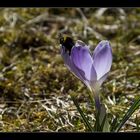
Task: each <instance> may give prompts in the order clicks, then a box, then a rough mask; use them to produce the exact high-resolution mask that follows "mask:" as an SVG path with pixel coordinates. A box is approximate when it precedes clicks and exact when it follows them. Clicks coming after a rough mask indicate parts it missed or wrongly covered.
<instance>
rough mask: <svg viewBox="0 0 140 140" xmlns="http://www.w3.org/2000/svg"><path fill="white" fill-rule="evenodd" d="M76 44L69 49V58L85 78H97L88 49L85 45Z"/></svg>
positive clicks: (90, 79)
mask: <svg viewBox="0 0 140 140" xmlns="http://www.w3.org/2000/svg"><path fill="white" fill-rule="evenodd" d="M80 45H81V44H76V46H75V47H73V48H72V50H71V59H72V61H73V63H74V64H75V66H76V67H77V68H78V69H80V70H82V71H83V72H84V73H85V78H86V79H87V80H88V81H93V80H97V76H96V71H95V69H94V67H93V60H92V57H91V55H90V52H89V49H88V48H87V47H86V46H84V47H83V46H80Z"/></svg>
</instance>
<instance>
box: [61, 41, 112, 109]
mask: <svg viewBox="0 0 140 140" xmlns="http://www.w3.org/2000/svg"><path fill="white" fill-rule="evenodd" d="M61 55H62V57H63V60H64V63H65V65H66V66H67V67H68V69H69V70H70V71H71V72H72V73H73V74H74V75H75V76H76V77H77V78H79V79H80V80H81V81H82V82H83V83H84V84H85V85H86V86H87V87H88V88H89V90H90V91H91V92H95V93H94V96H95V98H96V99H95V102H96V104H97V106H99V101H98V99H97V98H98V95H97V94H98V93H97V91H98V90H99V88H100V86H101V85H102V83H103V82H104V81H105V79H106V78H107V76H108V73H109V71H110V68H111V64H112V49H111V46H110V43H109V41H107V40H103V41H101V42H100V43H99V44H98V45H97V47H96V48H95V50H94V51H93V53H92V54H91V53H90V50H89V46H87V45H86V44H85V43H84V42H82V41H79V40H78V41H77V42H76V43H75V44H74V45H73V47H72V48H71V50H70V53H69V52H68V51H67V48H66V46H63V45H62V46H61Z"/></svg>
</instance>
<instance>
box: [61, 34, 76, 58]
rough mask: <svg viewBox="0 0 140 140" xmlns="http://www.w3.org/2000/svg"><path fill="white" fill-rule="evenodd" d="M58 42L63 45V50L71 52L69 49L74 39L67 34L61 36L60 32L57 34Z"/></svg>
mask: <svg viewBox="0 0 140 140" xmlns="http://www.w3.org/2000/svg"><path fill="white" fill-rule="evenodd" d="M59 39H60V44H61V45H62V46H64V47H65V50H66V51H67V52H68V53H69V55H70V53H71V49H72V47H73V46H74V40H73V39H72V38H71V37H70V36H67V35H64V36H62V34H60V35H59Z"/></svg>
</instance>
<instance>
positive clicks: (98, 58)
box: [92, 40, 112, 80]
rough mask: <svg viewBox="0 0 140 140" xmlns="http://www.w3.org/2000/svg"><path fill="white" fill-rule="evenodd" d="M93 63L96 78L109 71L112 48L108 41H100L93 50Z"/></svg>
mask: <svg viewBox="0 0 140 140" xmlns="http://www.w3.org/2000/svg"><path fill="white" fill-rule="evenodd" d="M92 57H93V65H94V68H95V70H96V73H97V80H99V79H100V78H102V77H103V76H104V75H105V74H106V73H107V72H109V71H110V68H111V64H112V50H111V46H110V44H109V42H108V41H106V40H103V41H101V42H100V43H99V44H98V45H97V47H96V48H95V50H94V52H93V56H92Z"/></svg>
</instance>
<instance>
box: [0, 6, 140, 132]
mask: <svg viewBox="0 0 140 140" xmlns="http://www.w3.org/2000/svg"><path fill="white" fill-rule="evenodd" d="M60 32H62V33H67V34H70V35H71V36H72V37H73V38H74V39H75V40H77V39H81V40H83V41H84V42H85V43H86V44H89V45H90V46H91V48H90V49H91V50H93V49H94V48H95V47H96V45H97V43H98V42H99V41H101V40H103V39H106V40H109V41H110V43H111V46H112V49H113V64H112V68H111V71H110V75H109V77H108V78H107V80H106V81H105V82H104V84H103V86H102V88H101V92H100V98H101V101H102V102H103V103H104V104H106V107H107V111H108V112H109V113H110V114H114V115H118V117H119V118H120V119H121V117H122V116H123V114H124V110H127V109H128V108H129V107H130V105H131V104H132V103H133V101H134V99H135V98H136V97H138V96H140V8H126V9H122V8H112V9H111V8H109V9H106V8H104V9H103V8H102V9H99V8H82V9H78V8H58V9H57V8H11V9H9V8H1V9H0V131H1V132H35V131H37V132H52V131H67V132H77V131H80V132H85V131H87V130H86V128H85V126H84V123H83V121H82V119H81V117H80V115H79V113H78V112H77V110H76V107H75V106H74V104H73V102H72V100H71V98H70V93H72V92H74V93H76V95H77V97H76V98H77V100H78V102H79V103H80V105H81V107H82V109H83V110H84V112H85V113H86V114H87V115H88V118H89V120H90V122H91V123H93V124H94V121H95V117H94V108H92V107H91V106H90V101H89V97H88V94H87V93H88V90H87V88H86V87H85V86H84V85H83V84H82V82H80V81H79V80H78V79H77V78H76V77H74V76H73V75H72V74H71V73H70V71H69V70H68V69H67V68H66V67H65V66H64V62H63V60H62V58H61V56H60V47H59V40H58V34H59V33H60ZM139 120H140V111H139V110H137V111H135V113H134V114H133V116H132V117H131V118H130V119H129V121H127V122H126V123H125V125H124V127H123V129H121V131H122V132H126V131H139V130H140V126H139V125H138V124H139V123H140V121H139Z"/></svg>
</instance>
